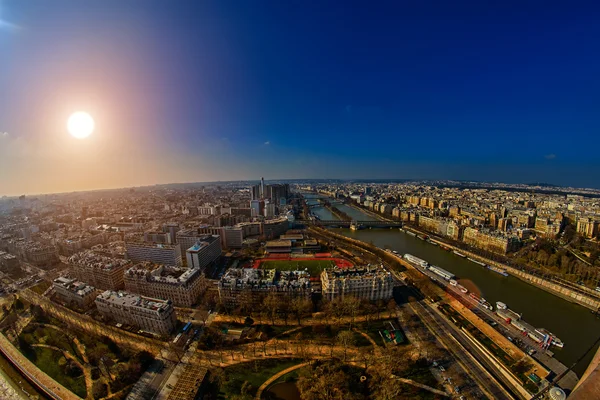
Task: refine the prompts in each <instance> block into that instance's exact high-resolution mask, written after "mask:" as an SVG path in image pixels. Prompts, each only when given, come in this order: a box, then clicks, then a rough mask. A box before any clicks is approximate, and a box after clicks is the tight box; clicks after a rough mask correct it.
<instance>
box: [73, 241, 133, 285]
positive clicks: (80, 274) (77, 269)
mask: <svg viewBox="0 0 600 400" xmlns="http://www.w3.org/2000/svg"><path fill="white" fill-rule="evenodd" d="M68 264H69V270H70V271H71V275H73V276H74V277H76V278H77V279H78V280H80V281H83V282H86V283H88V284H90V285H91V286H93V287H95V288H97V289H100V290H118V289H122V288H123V285H124V282H123V274H124V273H125V269H126V268H127V267H129V266H130V265H131V262H130V261H128V260H124V259H120V258H114V257H108V256H105V255H102V254H98V253H96V252H94V251H92V250H88V251H85V252H81V253H76V254H73V255H72V256H71V257H69V260H68Z"/></svg>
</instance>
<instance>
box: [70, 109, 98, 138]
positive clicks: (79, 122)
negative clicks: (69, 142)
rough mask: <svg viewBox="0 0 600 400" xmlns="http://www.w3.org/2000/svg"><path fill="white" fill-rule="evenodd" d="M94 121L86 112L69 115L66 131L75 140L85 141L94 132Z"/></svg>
mask: <svg viewBox="0 0 600 400" xmlns="http://www.w3.org/2000/svg"><path fill="white" fill-rule="evenodd" d="M94 127H95V123H94V119H93V118H92V116H91V115H90V114H88V113H86V112H83V111H78V112H76V113H73V114H71V116H70V117H69V121H68V122H67V129H68V130H69V133H70V134H71V136H73V137H75V138H77V139H85V138H86V137H88V136H90V135H91V134H92V132H94Z"/></svg>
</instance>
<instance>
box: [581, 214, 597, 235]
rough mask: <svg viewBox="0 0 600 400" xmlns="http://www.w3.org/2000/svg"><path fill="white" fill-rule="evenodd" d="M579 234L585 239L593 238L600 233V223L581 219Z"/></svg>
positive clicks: (589, 219) (591, 219)
mask: <svg viewBox="0 0 600 400" xmlns="http://www.w3.org/2000/svg"><path fill="white" fill-rule="evenodd" d="M576 229H577V233H579V234H580V235H581V236H583V237H585V238H593V237H596V236H598V234H599V233H600V221H597V220H594V219H593V218H585V217H581V218H579V219H578V220H577V226H576Z"/></svg>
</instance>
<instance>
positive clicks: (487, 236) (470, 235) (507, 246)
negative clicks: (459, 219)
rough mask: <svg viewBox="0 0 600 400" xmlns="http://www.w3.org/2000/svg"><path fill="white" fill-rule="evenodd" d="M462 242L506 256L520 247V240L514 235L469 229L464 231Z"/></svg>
mask: <svg viewBox="0 0 600 400" xmlns="http://www.w3.org/2000/svg"><path fill="white" fill-rule="evenodd" d="M463 241H464V242H465V243H466V244H468V245H471V246H473V247H478V248H480V249H483V250H486V251H489V252H492V253H498V254H507V253H510V252H513V251H516V250H517V249H518V248H519V245H520V240H519V238H518V237H517V236H515V235H507V234H501V233H499V232H493V231H489V232H488V231H482V230H479V229H475V228H471V227H468V228H466V229H465V231H464V233H463Z"/></svg>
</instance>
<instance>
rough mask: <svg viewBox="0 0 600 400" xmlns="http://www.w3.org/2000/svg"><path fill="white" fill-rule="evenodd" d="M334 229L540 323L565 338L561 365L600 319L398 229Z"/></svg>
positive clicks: (592, 334)
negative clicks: (444, 274) (430, 267)
mask: <svg viewBox="0 0 600 400" xmlns="http://www.w3.org/2000/svg"><path fill="white" fill-rule="evenodd" d="M312 196H314V195H305V197H307V198H308V197H312ZM307 201H309V202H311V201H310V200H307ZM338 207H339V208H340V209H342V210H343V211H344V212H346V213H348V214H349V215H351V216H352V217H353V218H355V217H356V219H357V220H363V221H366V220H373V219H375V218H373V217H371V216H369V215H367V214H365V213H363V212H362V211H359V210H356V209H354V208H352V207H349V206H346V205H343V206H338ZM318 209H321V207H319V208H318ZM318 209H317V210H318ZM325 211H327V210H325ZM360 214H362V215H360ZM317 215H319V214H317ZM322 218H323V217H322ZM323 219H331V218H323ZM334 230H335V232H337V233H340V234H342V235H345V236H348V237H352V238H355V239H358V240H362V241H364V242H367V243H369V242H372V243H373V244H374V245H375V246H378V247H380V248H390V249H392V250H396V251H397V252H399V253H400V254H405V253H410V254H413V255H415V256H417V257H419V258H422V259H424V260H427V261H428V262H429V263H431V264H435V265H437V266H439V267H442V268H444V269H446V270H448V271H450V272H452V273H453V274H455V275H456V276H458V277H459V278H460V279H459V281H460V282H461V283H462V284H463V285H464V286H467V287H468V288H469V289H474V290H476V291H478V292H479V293H480V295H481V297H485V299H486V300H488V301H489V302H490V303H491V304H493V305H494V306H495V303H496V301H502V302H504V303H506V304H507V305H508V306H509V307H510V308H511V309H512V310H514V311H516V312H518V313H522V314H523V320H525V321H526V322H528V323H530V324H532V325H533V326H536V327H540V328H541V327H543V328H546V329H547V330H549V331H550V332H553V333H554V334H555V335H556V336H558V337H559V338H560V339H561V340H562V341H563V342H564V343H565V346H564V348H562V349H559V348H557V347H552V348H551V350H552V351H553V352H554V354H555V358H556V359H558V360H559V361H561V362H562V363H563V364H565V365H566V366H571V365H572V364H573V363H574V362H575V361H576V360H577V359H578V358H579V357H580V356H581V355H583V353H584V352H585V351H586V350H587V349H588V348H589V347H590V346H591V345H592V344H593V343H594V341H595V340H596V339H597V338H598V337H599V336H600V319H598V318H596V317H595V316H594V315H593V314H592V313H591V312H590V310H588V309H587V308H585V307H582V306H579V305H576V304H573V303H570V302H568V301H566V300H563V299H561V298H560V297H557V296H554V295H552V294H550V293H548V292H545V291H543V290H541V289H538V288H537V287H535V286H532V285H529V284H527V283H525V282H523V281H521V280H519V279H517V278H515V277H512V276H509V277H504V276H502V275H500V274H498V273H496V272H492V271H490V270H487V269H485V268H483V267H481V266H480V265H479V264H475V263H473V262H471V261H469V260H467V259H466V258H462V257H459V256H457V255H455V254H453V253H452V252H448V251H445V250H442V249H441V248H440V247H438V246H433V245H432V244H430V243H428V242H425V241H423V240H420V239H417V238H416V237H414V236H410V235H408V234H406V233H404V232H401V231H400V230H398V229H364V230H360V231H351V230H350V229H334ZM594 353H595V350H594V351H592V352H590V353H589V354H588V355H587V356H586V357H585V358H584V359H583V361H581V362H580V363H579V364H578V365H577V366H575V368H574V371H575V373H577V375H578V376H581V375H582V374H583V371H585V369H586V368H587V366H588V364H589V362H590V361H591V359H592V357H593V355H594Z"/></svg>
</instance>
